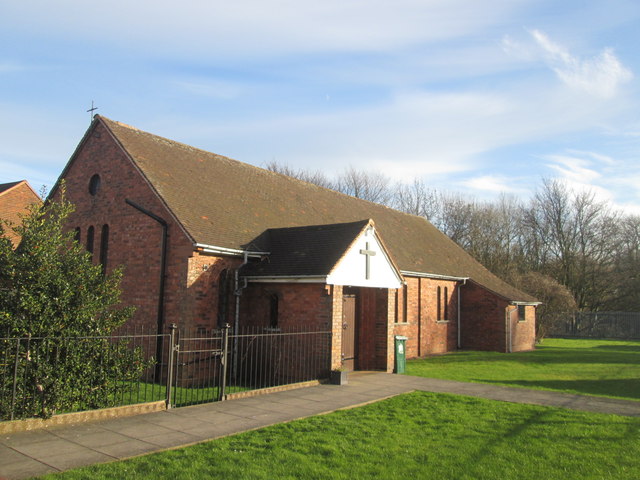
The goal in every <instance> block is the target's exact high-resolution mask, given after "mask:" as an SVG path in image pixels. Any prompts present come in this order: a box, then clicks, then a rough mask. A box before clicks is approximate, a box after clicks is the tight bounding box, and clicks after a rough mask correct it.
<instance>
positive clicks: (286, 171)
mask: <svg viewBox="0 0 640 480" xmlns="http://www.w3.org/2000/svg"><path fill="white" fill-rule="evenodd" d="M265 168H266V169H267V170H269V171H271V172H275V173H281V174H282V175H287V176H288V177H292V178H297V179H298V180H302V181H304V182H308V183H313V184H314V185H318V186H319V187H324V188H331V189H333V190H336V185H335V182H333V181H332V180H331V179H330V178H329V177H327V176H326V175H325V174H324V173H323V172H321V171H320V170H304V169H301V168H300V169H297V170H296V169H294V168H291V167H290V166H289V165H287V164H282V163H279V162H277V161H276V160H272V161H270V162H267V163H266V164H265Z"/></svg>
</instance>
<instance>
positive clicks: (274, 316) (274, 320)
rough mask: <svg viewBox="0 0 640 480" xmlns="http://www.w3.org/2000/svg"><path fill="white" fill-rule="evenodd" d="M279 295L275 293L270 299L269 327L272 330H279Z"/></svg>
mask: <svg viewBox="0 0 640 480" xmlns="http://www.w3.org/2000/svg"><path fill="white" fill-rule="evenodd" d="M278 302H279V299H278V294H277V293H274V294H272V295H271V297H270V299H269V303H270V312H269V326H270V327H271V328H278Z"/></svg>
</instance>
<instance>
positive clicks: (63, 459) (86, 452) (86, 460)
mask: <svg viewBox="0 0 640 480" xmlns="http://www.w3.org/2000/svg"><path fill="white" fill-rule="evenodd" d="M114 459H115V458H114V457H113V456H111V455H105V454H103V453H100V452H97V451H95V450H91V449H88V448H87V449H77V450H71V451H68V452H66V453H58V454H56V455H49V456H43V457H39V458H38V460H39V461H40V462H42V463H43V464H45V465H48V466H50V467H53V468H55V469H56V470H57V471H64V470H70V469H72V468H78V467H84V466H87V465H93V464H96V463H105V462H110V461H113V460H114Z"/></svg>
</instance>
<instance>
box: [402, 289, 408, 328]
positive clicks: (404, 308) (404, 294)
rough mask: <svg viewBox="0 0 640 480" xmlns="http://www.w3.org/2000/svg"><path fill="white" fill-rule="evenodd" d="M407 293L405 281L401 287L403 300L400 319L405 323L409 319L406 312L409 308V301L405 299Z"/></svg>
mask: <svg viewBox="0 0 640 480" xmlns="http://www.w3.org/2000/svg"><path fill="white" fill-rule="evenodd" d="M408 293H409V287H408V286H407V284H406V283H405V284H404V286H403V287H402V300H403V304H404V305H403V308H402V310H403V312H402V321H403V322H404V323H407V322H408V321H409V317H408V314H407V310H408V309H409V308H408V307H409V302H408V301H407V297H408V296H409V295H408Z"/></svg>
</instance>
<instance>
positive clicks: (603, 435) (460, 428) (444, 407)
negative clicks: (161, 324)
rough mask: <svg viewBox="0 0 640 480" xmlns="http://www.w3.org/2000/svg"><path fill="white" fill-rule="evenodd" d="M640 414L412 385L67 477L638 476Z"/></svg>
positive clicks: (413, 477) (390, 477) (362, 477)
mask: <svg viewBox="0 0 640 480" xmlns="http://www.w3.org/2000/svg"><path fill="white" fill-rule="evenodd" d="M638 472H640V419H639V418H627V417H620V416H615V415H603V414H593V413H584V412H576V411H571V410H565V409H560V408H550V407H540V406H533V405H519V404H512V403H504V402H496V401H491V400H484V399H477V398H471V397H463V396H456V395H446V394H434V393H426V392H415V393H411V394H406V395H402V396H398V397H394V398H392V399H389V400H385V401H382V402H378V403H375V404H371V405H367V406H364V407H360V408H356V409H352V410H345V411H339V412H335V413H332V414H329V415H323V416H317V417H312V418H308V419H304V420H298V421H294V422H291V423H287V424H282V425H276V426H273V427H268V428H264V429H261V430H257V431H253V432H247V433H242V434H239V435H235V436H232V437H227V438H223V439H219V440H215V441H211V442H207V443H203V444H200V445H196V446H193V447H188V448H183V449H179V450H172V451H167V452H162V453H158V454H153V455H147V456H143V457H137V458H134V459H131V460H127V461H122V462H116V463H110V464H104V465H95V466H92V467H88V468H83V469H79V470H74V471H70V472H66V473H64V474H60V475H56V476H48V477H45V478H62V479H80V478H81V479H85V478H91V479H112V478H135V479H157V478H172V479H174V480H181V479H201V478H212V479H217V478H220V479H224V478H238V479H269V480H271V479H275V478H277V479H293V478H296V479H354V478H355V479H369V478H381V479H403V480H405V479H430V478H434V479H436V478H437V479H441V480H442V479H456V480H460V479H469V480H471V479H473V480H478V479H492V480H493V479H518V480H522V479H534V478H535V479H563V480H565V479H581V480H582V479H617V480H621V479H637V478H638Z"/></svg>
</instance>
